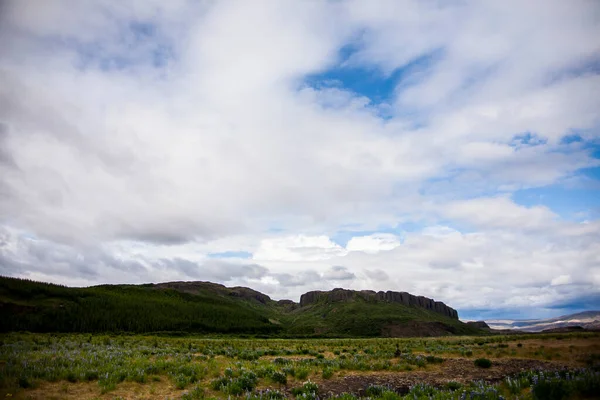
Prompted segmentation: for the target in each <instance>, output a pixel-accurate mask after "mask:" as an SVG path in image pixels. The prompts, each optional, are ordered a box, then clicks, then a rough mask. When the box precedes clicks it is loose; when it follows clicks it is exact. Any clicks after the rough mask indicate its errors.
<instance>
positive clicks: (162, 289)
mask: <svg viewBox="0 0 600 400" xmlns="http://www.w3.org/2000/svg"><path fill="white" fill-rule="evenodd" d="M7 331H33V332H134V333H148V332H161V331H168V332H171V333H173V332H183V333H199V334H236V335H260V336H266V337H284V336H302V337H307V336H308V337H309V336H321V337H365V336H438V335H451V334H473V333H480V332H481V331H480V330H479V329H478V328H477V327H473V326H469V325H467V324H464V323H462V322H461V321H459V320H458V313H457V312H456V310H454V309H453V308H451V307H448V306H446V305H445V304H444V303H442V302H439V301H434V300H432V299H429V298H426V297H423V296H414V295H411V294H409V293H406V292H392V291H388V292H374V291H368V290H367V291H353V290H346V289H334V290H331V291H328V292H320V291H314V292H308V293H305V294H304V295H302V297H301V299H300V303H295V302H293V301H291V300H280V301H275V300H272V299H271V298H270V297H269V296H267V295H265V294H263V293H260V292H258V291H256V290H253V289H250V288H246V287H231V288H229V287H225V286H223V285H220V284H216V283H211V282H166V283H158V284H143V285H101V286H92V287H86V288H69V287H65V286H60V285H54V284H48V283H41V282H33V281H29V280H23V279H16V278H7V277H0V332H7Z"/></svg>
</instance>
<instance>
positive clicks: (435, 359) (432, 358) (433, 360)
mask: <svg viewBox="0 0 600 400" xmlns="http://www.w3.org/2000/svg"><path fill="white" fill-rule="evenodd" d="M425 359H426V360H427V362H428V363H430V364H439V363H443V362H444V359H443V358H442V357H436V356H427V357H425Z"/></svg>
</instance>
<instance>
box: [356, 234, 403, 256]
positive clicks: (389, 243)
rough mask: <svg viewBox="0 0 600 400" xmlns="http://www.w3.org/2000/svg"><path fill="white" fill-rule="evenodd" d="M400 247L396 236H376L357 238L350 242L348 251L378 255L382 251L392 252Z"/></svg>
mask: <svg viewBox="0 0 600 400" xmlns="http://www.w3.org/2000/svg"><path fill="white" fill-rule="evenodd" d="M399 245H400V241H399V239H398V237H397V236H396V235H392V234H385V233H383V234H381V233H380V234H376V235H370V236H355V237H353V238H352V239H350V240H349V241H348V244H347V245H346V248H347V249H348V251H363V252H365V253H378V252H380V251H386V250H392V249H393V248H395V247H398V246H399Z"/></svg>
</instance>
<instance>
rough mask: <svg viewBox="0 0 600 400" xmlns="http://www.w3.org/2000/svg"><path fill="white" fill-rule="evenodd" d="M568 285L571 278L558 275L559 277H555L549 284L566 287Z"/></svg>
mask: <svg viewBox="0 0 600 400" xmlns="http://www.w3.org/2000/svg"><path fill="white" fill-rule="evenodd" d="M569 283H571V276H570V275H560V276H557V277H556V278H554V279H552V281H551V282H550V284H551V285H552V286H558V285H568V284H569Z"/></svg>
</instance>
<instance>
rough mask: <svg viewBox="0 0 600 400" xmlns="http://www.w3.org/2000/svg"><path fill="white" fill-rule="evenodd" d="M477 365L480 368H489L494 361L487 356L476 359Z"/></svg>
mask: <svg viewBox="0 0 600 400" xmlns="http://www.w3.org/2000/svg"><path fill="white" fill-rule="evenodd" d="M475 366H476V367H479V368H489V367H491V366H492V362H491V361H490V360H488V359H487V358H478V359H477V360H475Z"/></svg>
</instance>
